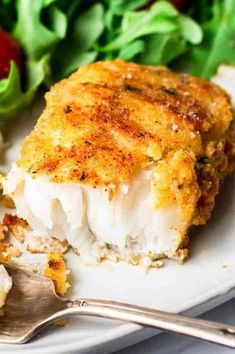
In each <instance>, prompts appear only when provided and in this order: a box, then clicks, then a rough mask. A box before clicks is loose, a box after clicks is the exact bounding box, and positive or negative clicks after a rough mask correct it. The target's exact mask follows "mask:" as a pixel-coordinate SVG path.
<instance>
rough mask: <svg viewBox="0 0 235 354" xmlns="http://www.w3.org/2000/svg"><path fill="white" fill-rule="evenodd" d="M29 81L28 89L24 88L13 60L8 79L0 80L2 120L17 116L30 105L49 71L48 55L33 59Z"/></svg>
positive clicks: (29, 71) (30, 63)
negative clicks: (36, 59) (37, 59)
mask: <svg viewBox="0 0 235 354" xmlns="http://www.w3.org/2000/svg"><path fill="white" fill-rule="evenodd" d="M26 70H27V73H28V82H27V87H26V90H23V89H22V84H21V79H20V73H19V70H18V67H17V65H16V64H15V63H14V62H11V67H10V73H9V76H8V78H7V79H3V80H0V120H1V121H4V120H6V119H8V118H11V117H13V116H16V115H17V114H18V113H19V112H20V111H22V110H23V109H24V108H26V107H27V105H29V103H30V102H31V100H32V99H33V97H34V95H35V93H36V91H37V89H38V86H39V85H40V84H41V83H42V82H43V80H44V79H45V76H46V75H47V71H48V57H47V56H44V57H43V58H42V59H40V60H39V61H31V62H29V63H28V65H27V69H26Z"/></svg>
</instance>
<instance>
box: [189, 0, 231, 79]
mask: <svg viewBox="0 0 235 354" xmlns="http://www.w3.org/2000/svg"><path fill="white" fill-rule="evenodd" d="M202 30H203V33H204V39H203V42H202V44H201V45H200V46H198V47H195V48H193V50H192V52H191V57H190V63H191V70H192V73H193V74H195V75H199V76H202V77H204V78H206V79H209V78H210V77H211V76H213V74H214V73H215V71H216V69H217V67H218V66H219V65H220V64H221V63H226V64H233V65H235V1H234V0H223V1H221V0H214V2H213V7H212V17H211V18H210V19H209V20H208V21H206V22H205V23H203V24H202Z"/></svg>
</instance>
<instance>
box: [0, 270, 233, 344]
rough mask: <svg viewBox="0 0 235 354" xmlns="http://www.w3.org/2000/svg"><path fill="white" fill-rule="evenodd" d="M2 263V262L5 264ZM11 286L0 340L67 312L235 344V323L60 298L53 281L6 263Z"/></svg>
mask: <svg viewBox="0 0 235 354" xmlns="http://www.w3.org/2000/svg"><path fill="white" fill-rule="evenodd" d="M4 265H5V264H4ZM5 266H6V268H7V271H8V272H9V274H10V275H11V276H12V279H13V287H12V289H11V291H10V293H9V295H8V297H7V301H6V304H5V307H4V316H2V317H0V342H1V343H11V344H12V343H26V342H27V341H29V340H30V339H31V338H32V337H34V336H35V335H36V334H38V333H39V332H40V331H42V330H43V329H44V328H45V327H47V326H48V325H49V324H51V323H53V322H55V321H57V320H59V319H62V318H67V317H70V316H97V317H104V318H112V319H116V320H123V321H128V322H133V323H138V324H140V325H144V326H149V327H153V328H158V329H161V330H164V331H168V332H173V333H178V334H183V335H186V336H191V337H194V338H198V339H202V340H206V341H210V342H213V343H217V344H221V345H224V346H228V347H232V348H235V326H230V325H226V324H222V323H216V322H210V321H204V320H201V319H196V318H189V317H186V316H182V315H176V314H172V313H167V312H163V311H158V310H154V309H149V308H145V307H141V306H133V305H129V304H124V303H121V302H115V301H105V300H94V299H78V300H73V299H61V298H60V297H58V296H57V295H56V293H55V289H54V285H53V282H52V281H51V280H49V279H47V278H45V277H43V276H39V275H36V274H34V273H32V272H28V271H26V270H22V269H19V268H16V267H14V266H12V265H5Z"/></svg>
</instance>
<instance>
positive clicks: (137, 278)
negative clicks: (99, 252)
mask: <svg viewBox="0 0 235 354" xmlns="http://www.w3.org/2000/svg"><path fill="white" fill-rule="evenodd" d="M38 107H40V108H38ZM41 107H42V103H39V104H38V103H37V105H34V106H33V107H32V108H31V109H29V110H28V112H26V113H25V114H24V115H23V116H22V118H21V119H20V120H17V121H16V124H15V122H14V126H11V129H9V131H11V135H10V136H8V139H9V140H10V141H11V142H14V145H13V146H12V147H11V148H10V149H9V150H8V152H7V157H6V160H5V162H4V165H5V166H9V163H10V162H11V161H12V160H13V159H14V158H15V156H16V153H17V151H18V147H19V142H20V140H21V139H22V137H23V136H24V135H25V134H26V132H27V131H28V130H29V129H31V127H32V124H33V123H34V122H33V119H32V116H33V117H36V116H37V115H38V112H39V111H40V109H41ZM12 124H13V123H12ZM234 231H235V178H234V177H233V178H228V179H227V180H226V182H225V184H224V187H223V188H222V190H221V194H220V196H219V197H218V199H217V207H216V210H215V211H214V213H213V217H212V219H211V221H210V222H209V224H208V225H207V226H205V227H201V228H198V229H197V230H196V232H194V235H193V236H192V241H191V257H190V259H189V260H188V261H187V262H186V264H185V265H183V266H181V265H179V264H177V263H175V262H173V261H165V266H164V267H163V268H162V269H160V270H156V269H154V270H151V271H150V272H149V273H148V274H142V273H141V272H140V269H139V268H138V267H134V266H130V265H125V264H115V265H111V264H110V263H104V264H102V265H100V266H98V267H89V266H85V265H83V264H81V263H80V260H79V257H78V256H76V255H74V254H73V253H72V252H71V253H70V254H68V255H67V260H68V265H69V268H70V269H71V283H72V291H71V294H70V295H71V296H74V297H79V296H81V297H93V298H100V299H112V300H118V301H123V302H128V303H132V304H138V305H143V306H149V307H155V308H157V309H161V310H167V311H172V312H182V311H186V310H189V309H192V308H194V311H193V312H191V314H193V315H195V314H199V313H200V312H203V311H204V310H207V309H209V308H211V307H213V306H216V305H218V304H219V303H221V302H223V301H226V300H228V299H229V298H231V297H233V296H234V295H235V291H234V290H231V291H230V292H228V291H229V290H230V289H232V288H233V287H235V232H234ZM200 304H203V305H200ZM199 305H200V306H199ZM154 333H156V331H153V330H146V329H143V328H142V327H140V326H138V325H135V324H123V323H120V322H115V321H110V320H102V319H95V318H94V319H92V318H78V319H73V320H70V321H69V322H68V323H67V325H66V326H65V327H64V328H62V329H61V328H55V327H53V326H52V327H51V328H50V329H48V330H47V331H45V332H44V333H43V334H41V335H40V336H38V337H37V338H35V339H34V340H33V341H31V342H30V343H29V344H25V345H14V346H11V345H0V352H1V353H4V354H5V353H9V354H10V353H15V352H17V354H27V353H30V354H31V353H33V352H35V353H37V354H60V353H61V354H62V353H64V354H69V353H83V354H84V353H96V354H97V353H105V352H110V351H114V350H117V349H119V348H121V347H124V346H127V345H131V344H132V343H135V342H137V341H139V340H142V339H144V338H147V337H149V336H151V335H153V334H154Z"/></svg>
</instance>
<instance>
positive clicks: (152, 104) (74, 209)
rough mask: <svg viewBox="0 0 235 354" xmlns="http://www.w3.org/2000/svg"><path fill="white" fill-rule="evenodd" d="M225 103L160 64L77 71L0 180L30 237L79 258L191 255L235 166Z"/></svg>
mask: <svg viewBox="0 0 235 354" xmlns="http://www.w3.org/2000/svg"><path fill="white" fill-rule="evenodd" d="M232 117H233V114H232V108H231V103H230V98H229V96H228V95H227V94H226V93H225V91H223V90H222V89H221V88H219V87H218V86H216V85H215V84H213V83H211V82H209V81H204V80H202V79H199V78H197V77H193V76H189V75H186V74H177V73H174V72H172V71H171V70H168V69H167V68H165V67H150V66H141V65H137V64H134V63H125V62H124V61H121V60H116V61H106V62H97V63H94V64H90V65H86V66H84V67H81V68H80V69H79V70H78V71H77V72H76V73H74V74H73V75H71V76H70V77H69V78H68V79H65V80H62V81H61V82H59V83H57V84H56V85H54V86H53V87H52V88H51V90H50V91H49V92H48V93H47V94H46V107H45V110H44V112H43V113H42V115H41V117H40V118H39V120H38V123H37V125H36V127H35V129H34V130H33V131H32V133H31V134H30V135H29V136H28V137H27V138H26V139H25V141H24V142H23V145H22V149H21V155H20V158H19V159H18V161H16V162H15V163H14V164H13V166H12V169H11V171H10V173H9V174H8V176H7V178H6V180H5V182H4V193H5V194H8V195H10V196H11V198H13V200H14V202H15V205H16V212H17V215H18V216H19V217H22V218H24V219H26V220H27V221H28V223H29V224H30V226H31V227H32V230H33V232H32V234H33V235H38V236H45V237H48V236H52V237H54V238H58V239H59V240H61V241H62V240H65V239H66V240H68V242H69V244H70V245H71V246H72V247H73V248H74V249H75V250H77V252H79V254H80V255H81V257H82V258H83V259H84V260H85V261H87V262H93V261H100V260H102V259H103V258H111V259H122V260H124V261H126V262H132V263H139V262H142V261H143V260H146V259H150V260H156V259H159V258H162V257H168V258H172V259H178V260H183V258H184V257H186V256H187V244H188V230H189V228H190V227H191V226H192V225H198V224H204V223H206V221H207V220H208V218H209V217H210V215H211V211H212V209H213V207H214V202H215V196H216V195H217V193H218V190H219V186H220V182H221V181H222V180H223V178H224V177H225V176H226V175H227V174H228V173H229V172H231V171H232V170H233V168H234V134H233V129H232V123H231V122H232ZM146 257H147V258H146Z"/></svg>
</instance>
